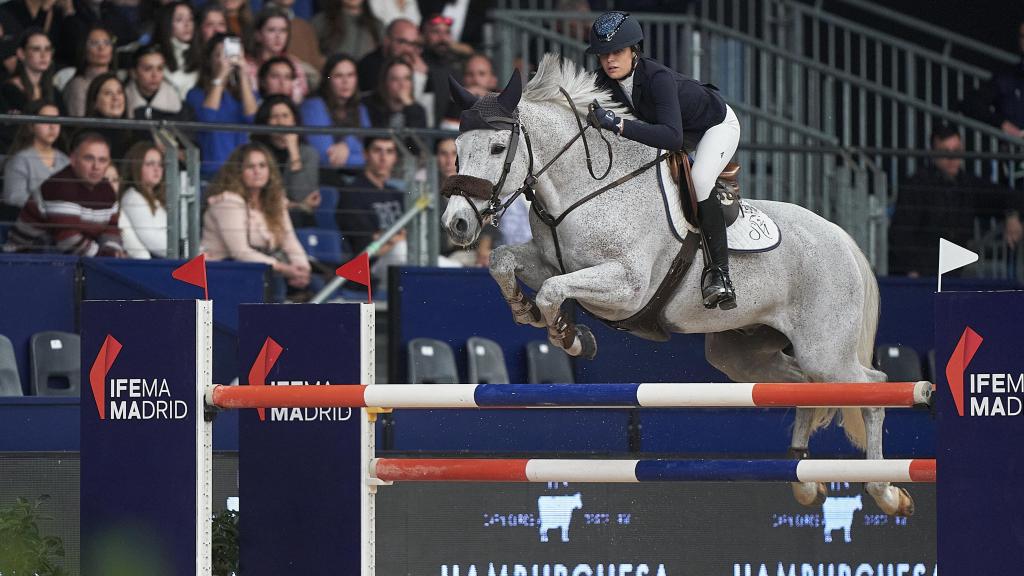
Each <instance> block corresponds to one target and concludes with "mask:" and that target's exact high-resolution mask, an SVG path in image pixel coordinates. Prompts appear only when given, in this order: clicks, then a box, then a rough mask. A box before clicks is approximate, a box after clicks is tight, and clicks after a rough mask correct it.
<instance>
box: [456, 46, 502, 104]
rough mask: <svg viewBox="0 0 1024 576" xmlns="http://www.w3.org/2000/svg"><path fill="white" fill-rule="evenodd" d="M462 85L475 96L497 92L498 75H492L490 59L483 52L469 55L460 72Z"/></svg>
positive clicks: (492, 65) (492, 67)
mask: <svg viewBox="0 0 1024 576" xmlns="http://www.w3.org/2000/svg"><path fill="white" fill-rule="evenodd" d="M462 85H463V86H464V87H465V88H466V90H469V91H470V92H472V93H473V94H476V95H477V96H486V95H487V94H489V93H491V92H497V91H498V77H497V76H495V75H494V64H492V63H491V59H490V58H488V57H487V56H485V55H483V54H474V55H472V56H470V57H469V59H468V60H466V66H465V68H464V69H463V72H462Z"/></svg>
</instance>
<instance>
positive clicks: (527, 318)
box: [490, 242, 557, 328]
mask: <svg viewBox="0 0 1024 576" xmlns="http://www.w3.org/2000/svg"><path fill="white" fill-rule="evenodd" d="M490 272H491V277H492V278H494V281H495V282H497V283H498V287H499V288H500V289H501V293H502V295H503V296H504V297H505V301H506V302H508V305H509V307H510V308H511V309H512V318H513V319H514V320H515V321H516V323H517V324H530V325H531V326H536V327H537V328H543V327H544V326H546V324H545V322H544V318H543V317H542V316H541V314H540V310H539V309H538V308H537V304H536V303H535V302H534V301H533V300H532V299H530V298H529V297H528V296H526V295H525V294H523V291H522V290H520V289H519V283H518V282H517V281H516V278H517V276H518V277H519V278H522V280H523V282H525V283H526V285H527V286H529V287H530V288H531V289H533V290H538V289H539V288H540V286H541V284H543V283H544V281H545V280H547V279H548V278H550V277H551V276H552V275H554V274H556V273H557V272H556V271H555V270H554V269H553V268H550V267H549V266H546V265H545V264H544V263H543V262H541V260H540V253H539V250H538V249H537V246H536V245H535V244H534V243H533V242H527V243H525V244H515V245H512V246H507V245H506V246H499V247H498V248H495V249H494V252H492V253H491V267H490Z"/></svg>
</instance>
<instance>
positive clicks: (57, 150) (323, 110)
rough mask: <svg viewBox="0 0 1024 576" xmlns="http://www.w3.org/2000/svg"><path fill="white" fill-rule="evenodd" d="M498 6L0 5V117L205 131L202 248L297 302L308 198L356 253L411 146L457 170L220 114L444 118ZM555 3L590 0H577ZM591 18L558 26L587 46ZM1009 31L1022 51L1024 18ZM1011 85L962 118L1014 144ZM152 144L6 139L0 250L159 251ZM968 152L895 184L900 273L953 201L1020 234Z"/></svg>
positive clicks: (487, 78)
mask: <svg viewBox="0 0 1024 576" xmlns="http://www.w3.org/2000/svg"><path fill="white" fill-rule="evenodd" d="M314 2H315V5H314ZM299 3H303V4H301V5H299ZM493 5H494V0H462V1H451V0H449V1H445V0H418V1H417V0H263V1H262V2H248V1H246V0H206V1H203V0H196V1H195V2H186V1H181V0H123V1H118V2H114V1H112V0H9V1H7V2H5V3H3V4H0V63H2V66H0V113H8V114H28V115H41V116H72V117H90V118H99V119H146V120H179V121H199V122H206V123H210V124H211V126H210V128H209V129H207V130H201V131H196V132H190V133H187V135H188V137H190V138H191V139H192V141H193V142H194V143H195V144H196V145H197V146H198V147H199V149H200V153H201V168H200V173H201V179H202V186H203V188H202V191H203V203H204V206H203V209H204V216H203V219H202V220H203V230H202V249H203V250H204V251H205V252H206V253H207V255H208V257H209V258H210V259H212V260H218V259H233V260H239V261H250V262H262V263H266V264H268V265H269V266H270V267H271V268H272V269H273V272H274V276H275V278H277V284H276V286H275V297H276V298H278V299H285V298H301V294H302V293H303V292H304V291H305V292H308V290H309V289H310V288H311V287H314V288H315V287H316V286H317V282H316V271H317V267H316V266H315V264H316V263H315V262H314V263H312V264H311V262H310V258H308V257H307V255H306V253H305V251H304V249H303V246H302V244H301V243H300V241H299V240H298V239H297V236H296V230H301V229H306V228H312V227H316V226H317V219H316V218H315V217H314V214H315V213H316V212H317V211H318V210H322V209H324V208H327V209H329V210H333V211H334V212H335V214H336V215H337V217H336V223H337V226H338V228H339V230H340V232H341V233H342V234H343V235H344V236H345V240H346V242H347V243H348V246H349V248H350V249H351V254H352V255H354V254H357V253H358V252H359V251H360V250H362V249H365V248H366V247H367V246H368V245H369V244H370V243H371V242H372V241H373V240H374V239H376V238H378V237H379V236H380V234H381V233H382V232H383V231H385V230H387V229H388V228H389V227H391V225H392V224H393V223H394V222H395V221H396V220H397V218H398V217H399V216H400V215H401V214H402V212H403V208H404V203H403V200H404V197H405V192H404V191H403V190H402V188H401V183H400V181H401V180H403V179H404V176H406V175H405V174H403V171H404V170H406V169H407V167H406V166H405V163H404V162H403V158H407V157H414V158H417V159H418V161H419V162H420V164H419V165H418V166H415V168H419V169H422V168H423V167H424V166H423V164H422V162H423V158H428V157H429V158H436V161H437V164H438V166H437V167H438V172H439V173H440V175H441V177H445V176H447V175H450V174H452V173H454V172H455V146H454V141H453V140H451V139H447V140H440V141H437V142H433V143H431V144H432V145H433V150H420V146H421V145H422V142H419V143H418V142H416V141H414V140H412V139H410V140H407V141H403V142H394V141H391V140H388V139H383V138H367V139H363V138H361V137H357V136H355V135H352V134H347V135H337V136H333V135H326V134H322V135H308V136H306V135H299V134H295V133H280V132H279V133H274V134H264V135H256V134H253V135H250V134H249V133H247V132H245V131H237V130H227V129H218V128H217V127H216V126H215V125H216V124H225V123H226V124H253V125H265V126H276V127H287V126H300V125H303V126H315V127H334V128H340V129H345V128H349V129H351V128H372V127H376V128H428V127H430V128H446V129H455V128H457V127H458V116H459V110H457V109H456V108H455V107H454V103H453V102H452V101H451V98H450V97H449V94H448V84H447V82H448V77H449V75H452V76H455V77H456V78H460V79H461V80H462V82H463V85H464V86H465V87H466V88H467V89H468V90H469V91H470V92H472V93H474V94H478V95H482V94H485V93H487V92H490V91H494V90H497V89H498V86H499V82H498V78H497V77H496V76H495V73H494V67H493V65H492V62H491V60H490V59H489V58H488V57H487V56H486V55H484V54H483V53H482V52H481V48H482V37H481V30H482V28H483V27H482V21H483V19H484V18H485V17H486V12H487V10H488V9H489V8H492V7H493ZM559 5H560V6H561V7H562V8H563V9H565V10H579V11H580V12H581V13H582V12H586V11H587V9H588V6H587V2H586V1H583V0H575V1H574V0H565V1H564V2H561V3H560V4H559ZM300 14H302V15H300ZM591 20H592V18H591V17H586V18H584V17H581V19H580V21H579V22H578V23H570V24H566V25H564V28H565V29H564V30H560V31H561V32H562V33H565V34H570V35H573V36H576V37H578V38H579V39H581V40H585V39H586V35H587V33H588V27H589V22H590V21H591ZM1020 35H1021V52H1022V54H1024V25H1022V26H1021V28H1020ZM1022 93H1024V63H1022V64H1019V65H1017V66H1015V67H1011V68H1010V69H1008V70H1006V71H1004V72H1001V73H999V74H997V75H996V76H995V78H994V80H993V82H992V84H991V86H990V87H989V91H988V92H986V93H984V94H983V95H981V96H980V97H979V98H977V99H976V100H975V103H976V104H977V106H976V109H975V110H973V111H972V113H973V114H974V115H976V116H977V117H981V118H984V119H985V120H986V121H988V122H990V123H992V124H993V125H995V126H999V127H1000V128H1001V129H1002V130H1003V131H1004V132H1005V133H1007V134H1008V135H1011V136H1014V137H1021V136H1022V135H1024V132H1022V130H1024V97H1022V96H1021V94H1022ZM162 136H163V138H160V137H158V135H157V134H152V133H149V132H146V131H140V130H129V129H122V128H106V127H84V128H71V127H64V128H61V127H60V126H58V125H54V124H36V125H22V126H20V127H19V128H18V129H17V130H6V131H2V133H0V152H2V151H6V152H7V154H6V161H5V163H4V165H3V194H2V197H0V226H5V227H6V228H7V229H8V234H7V238H6V243H5V244H3V246H4V250H5V251H8V252H15V251H18V252H26V251H51V252H64V253H69V254H77V255H85V256H94V255H100V256H117V257H132V258H162V257H166V255H167V254H168V246H167V233H166V230H167V211H168V210H174V209H177V207H171V206H167V205H166V197H167V194H166V178H165V176H166V174H165V168H166V166H167V164H166V162H165V149H164V146H163V145H161V144H160V142H161V141H165V140H166V137H167V135H166V134H163V135H162ZM954 136H955V138H954ZM932 145H933V147H934V148H935V149H936V150H947V149H948V150H954V149H955V150H962V142H961V141H960V137H959V135H958V133H957V131H956V130H955V129H939V130H937V131H936V133H935V134H934V137H933V138H932ZM961 164H962V163H956V164H955V165H954V163H951V162H945V163H944V162H943V161H942V159H938V160H935V161H933V162H931V163H930V164H929V166H928V167H926V168H924V169H922V170H921V172H920V173H919V174H918V175H917V176H916V177H915V178H914V179H912V180H910V181H908V182H907V184H906V186H903V187H902V189H901V196H900V199H899V203H898V205H897V206H896V209H895V213H894V219H893V223H892V228H891V234H892V241H891V243H890V246H891V254H892V260H891V263H892V269H893V272H894V273H900V274H928V273H930V272H931V269H930V267H929V266H930V265H929V266H925V267H922V265H921V264H920V262H926V261H928V262H930V261H931V260H932V258H930V256H929V257H925V252H927V251H929V250H931V248H930V247H929V246H931V244H932V243H933V239H932V238H931V235H934V234H939V233H940V231H949V230H951V229H953V228H954V227H952V226H951V225H950V223H949V222H947V221H946V220H943V218H951V217H952V216H950V214H952V213H953V211H952V210H946V209H945V208H943V209H942V211H941V212H942V213H941V214H939V213H938V212H937V211H936V210H934V208H935V207H936V206H940V205H941V206H946V205H947V204H948V205H949V206H958V207H961V208H963V209H964V210H968V211H973V213H975V214H982V215H991V216H992V217H993V218H994V219H996V220H999V221H1000V223H1001V225H1003V226H1005V237H1006V241H1007V242H1008V243H1011V244H1012V245H1016V244H1017V243H1018V242H1020V240H1021V239H1022V238H1021V237H1022V235H1024V231H1022V230H1021V225H1020V219H1019V216H1018V203H1019V202H1018V201H1017V200H1016V198H1017V196H1012V197H1011V196H1007V195H1005V194H1001V193H1000V194H995V193H992V194H987V195H984V196H979V195H978V194H975V193H974V192H972V191H974V190H981V189H982V188H985V189H986V190H988V189H990V188H991V186H983V183H981V182H977V181H974V180H971V179H970V178H969V177H967V176H966V175H965V174H964V173H963V171H962V166H961ZM182 166H183V164H182ZM420 171H421V172H422V170H420ZM182 180H184V177H183V178H182ZM186 184H189V183H186ZM191 184H195V183H191ZM324 187H330V188H334V189H337V190H338V191H339V194H338V195H337V196H336V197H337V198H338V200H337V202H338V203H337V205H334V206H326V207H325V206H323V202H324V198H325V195H324V194H322V190H323V188H324ZM965 191H966V192H965ZM1004 192H1005V191H1004ZM1018 196H1019V195H1018ZM947 197H948V198H947ZM331 198H332V202H333V198H335V196H333V195H332V196H331ZM940 198H941V200H940ZM947 200H948V202H947ZM442 208H443V206H442ZM528 217H529V213H528V207H527V205H526V204H525V203H522V202H518V203H516V204H514V205H513V206H512V207H510V209H509V210H508V211H507V212H506V214H505V216H504V218H503V221H502V222H503V225H502V231H501V232H500V233H499V232H497V231H496V230H493V229H490V230H489V232H488V233H487V234H485V235H484V236H483V237H482V238H481V240H480V242H479V244H478V245H477V246H474V247H472V248H471V249H469V250H466V249H463V248H461V247H457V246H451V245H447V244H445V245H444V246H443V247H442V254H443V255H444V259H443V260H444V263H445V264H446V265H461V266H485V265H486V264H487V262H488V259H489V256H490V252H491V250H492V249H493V248H494V247H495V246H497V245H499V244H500V243H502V242H508V243H519V242H523V241H525V240H527V239H529V237H530V228H529V221H528ZM320 225H321V226H322V223H321V224H320ZM960 232H964V233H965V234H966V229H964V230H960ZM933 233H934V234H933ZM925 237H927V243H928V244H927V246H925V240H921V239H922V238H925ZM958 238H959V236H958ZM405 253H406V248H405V237H404V234H399V235H397V236H395V237H394V238H393V239H392V240H391V241H390V242H389V243H388V244H387V245H385V246H383V247H382V249H381V251H380V253H379V254H378V258H377V261H376V264H375V270H378V271H379V270H381V269H382V268H383V267H385V266H386V265H388V264H391V263H401V262H402V261H403V260H404V255H405ZM329 264H334V263H329Z"/></svg>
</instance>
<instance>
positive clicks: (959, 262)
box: [939, 238, 978, 292]
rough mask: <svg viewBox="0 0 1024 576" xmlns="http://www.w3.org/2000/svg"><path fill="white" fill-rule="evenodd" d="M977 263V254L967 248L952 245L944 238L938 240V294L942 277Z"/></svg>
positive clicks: (940, 290) (940, 289)
mask: <svg viewBox="0 0 1024 576" xmlns="http://www.w3.org/2000/svg"><path fill="white" fill-rule="evenodd" d="M977 261H978V254H977V253H975V252H971V251H970V250H968V249H967V248H964V247H963V246H960V245H959V244H954V243H952V242H950V241H949V240H946V239H945V238H939V292H942V275H943V274H945V273H946V272H949V271H951V270H956V269H957V268H963V267H964V266H967V265H968V264H972V263H974V262H977Z"/></svg>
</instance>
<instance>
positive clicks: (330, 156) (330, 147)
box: [302, 54, 371, 168]
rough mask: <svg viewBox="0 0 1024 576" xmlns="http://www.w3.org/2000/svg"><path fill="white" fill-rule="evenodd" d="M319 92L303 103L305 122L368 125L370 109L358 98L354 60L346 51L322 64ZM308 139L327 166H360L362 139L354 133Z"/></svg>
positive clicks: (344, 125) (315, 136) (363, 126)
mask: <svg viewBox="0 0 1024 576" xmlns="http://www.w3.org/2000/svg"><path fill="white" fill-rule="evenodd" d="M323 72H324V73H323V82H321V83H320V96H318V97H315V98H310V99H308V100H306V101H305V102H304V103H303V104H302V117H303V119H305V121H306V125H307V126H338V127H342V128H369V127H370V126H371V124H370V113H369V112H368V111H367V110H366V106H364V105H363V104H362V103H361V102H360V97H359V81H358V78H357V76H356V62H355V60H353V59H352V57H350V56H348V55H346V54H335V55H334V56H331V57H330V58H328V59H327V63H326V64H324V71H323ZM309 143H310V145H312V146H313V147H314V148H315V149H316V150H317V152H319V154H320V165H321V166H324V167H330V168H343V167H346V168H362V167H363V164H364V160H363V143H362V141H361V140H360V139H359V138H358V137H356V136H352V135H349V136H331V135H328V134H316V135H312V136H310V137H309Z"/></svg>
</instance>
